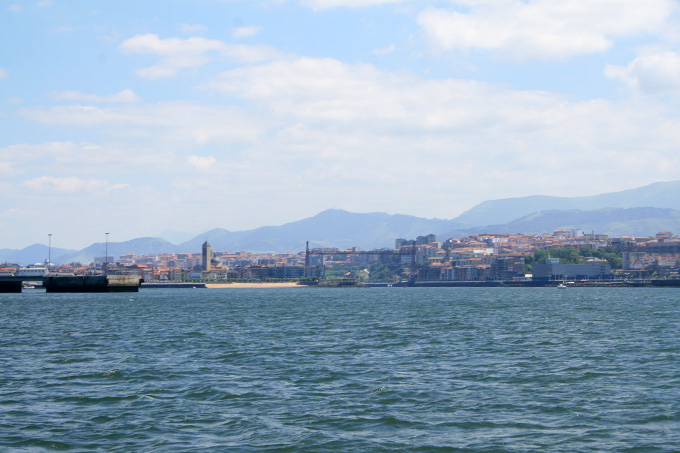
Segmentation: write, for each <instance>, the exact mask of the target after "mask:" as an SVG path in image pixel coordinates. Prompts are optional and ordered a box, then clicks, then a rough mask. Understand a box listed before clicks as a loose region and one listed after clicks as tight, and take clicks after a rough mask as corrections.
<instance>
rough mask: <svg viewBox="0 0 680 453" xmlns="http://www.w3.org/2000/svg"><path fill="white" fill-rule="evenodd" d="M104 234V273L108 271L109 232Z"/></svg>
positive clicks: (106, 273)
mask: <svg viewBox="0 0 680 453" xmlns="http://www.w3.org/2000/svg"><path fill="white" fill-rule="evenodd" d="M104 234H105V235H106V251H105V252H104V275H108V273H109V233H104Z"/></svg>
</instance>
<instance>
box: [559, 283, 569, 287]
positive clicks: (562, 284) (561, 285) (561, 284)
mask: <svg viewBox="0 0 680 453" xmlns="http://www.w3.org/2000/svg"><path fill="white" fill-rule="evenodd" d="M557 287H558V288H566V287H567V285H565V284H564V283H560V284H559V285H557Z"/></svg>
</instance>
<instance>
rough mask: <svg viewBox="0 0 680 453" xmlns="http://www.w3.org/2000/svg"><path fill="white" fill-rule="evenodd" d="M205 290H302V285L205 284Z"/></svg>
mask: <svg viewBox="0 0 680 453" xmlns="http://www.w3.org/2000/svg"><path fill="white" fill-rule="evenodd" d="M205 287H206V288H213V289H223V288H229V289H235V288H304V287H305V286H304V285H298V284H297V283H295V282H285V283H266V282H265V283H206V285H205Z"/></svg>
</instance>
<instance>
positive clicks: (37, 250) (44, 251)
mask: <svg viewBox="0 0 680 453" xmlns="http://www.w3.org/2000/svg"><path fill="white" fill-rule="evenodd" d="M69 253H74V251H73V250H68V249H60V248H56V247H52V250H51V255H52V262H54V263H57V262H60V261H58V260H59V256H61V255H65V254H69ZM49 255H50V249H49V247H48V246H46V245H43V244H33V245H29V246H28V247H26V248H24V249H22V250H13V249H2V250H0V263H3V262H7V263H16V264H21V265H24V266H27V265H29V264H35V263H41V264H42V263H44V262H45V260H46V259H47V257H48V256H49Z"/></svg>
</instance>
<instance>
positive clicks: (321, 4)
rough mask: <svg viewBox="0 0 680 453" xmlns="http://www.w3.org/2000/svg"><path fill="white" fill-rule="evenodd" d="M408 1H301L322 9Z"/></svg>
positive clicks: (306, 4) (362, 6) (361, 6)
mask: <svg viewBox="0 0 680 453" xmlns="http://www.w3.org/2000/svg"><path fill="white" fill-rule="evenodd" d="M408 1H411V0H301V3H302V4H303V5H305V6H308V7H310V8H313V9H317V10H321V9H329V8H338V7H348V8H364V7H367V6H375V5H387V4H390V3H406V2H408Z"/></svg>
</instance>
